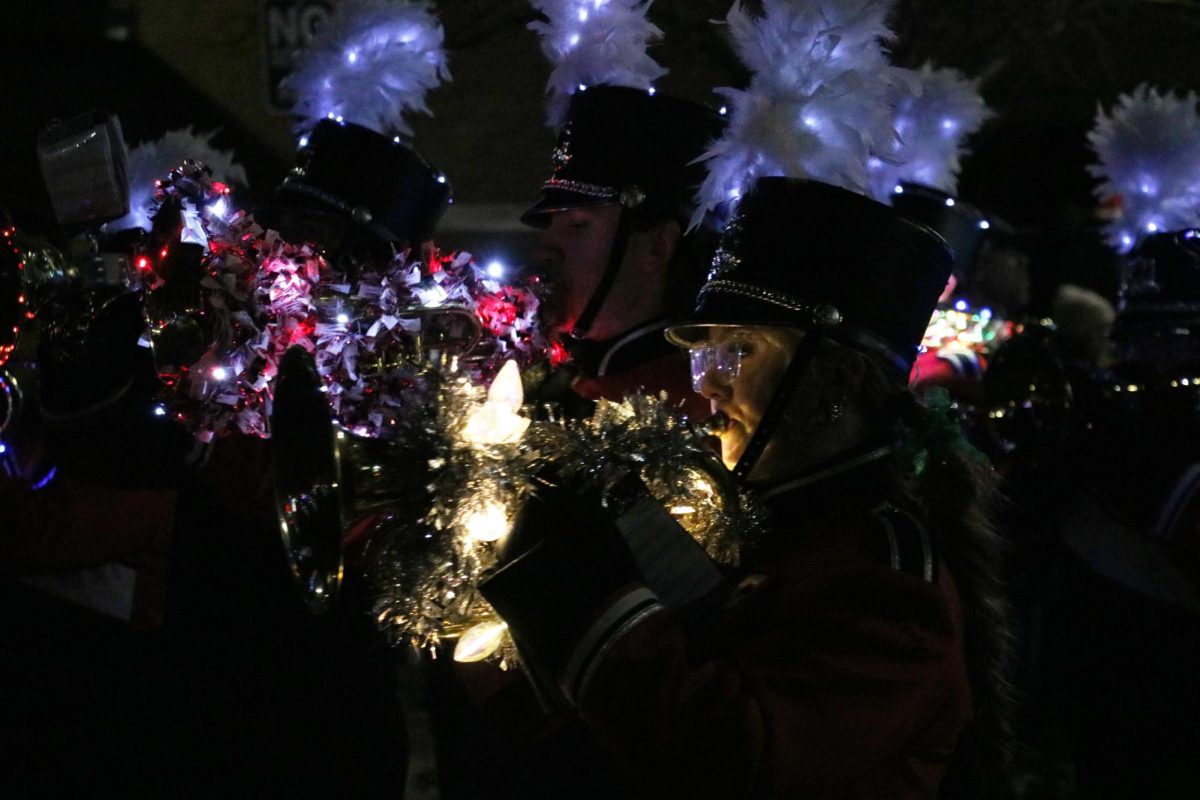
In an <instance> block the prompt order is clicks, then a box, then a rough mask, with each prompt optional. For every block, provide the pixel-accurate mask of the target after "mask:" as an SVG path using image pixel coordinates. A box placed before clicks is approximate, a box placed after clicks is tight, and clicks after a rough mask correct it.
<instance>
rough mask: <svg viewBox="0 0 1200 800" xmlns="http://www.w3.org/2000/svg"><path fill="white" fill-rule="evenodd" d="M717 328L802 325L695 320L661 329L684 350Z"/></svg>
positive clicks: (793, 326) (672, 342)
mask: <svg viewBox="0 0 1200 800" xmlns="http://www.w3.org/2000/svg"><path fill="white" fill-rule="evenodd" d="M717 328H802V326H801V325H797V324H796V323H795V322H770V321H765V320H761V319H755V320H750V319H746V320H720V321H711V322H704V321H695V322H686V323H683V324H680V325H672V326H670V327H668V328H667V329H666V330H665V331H663V335H664V336H666V337H667V341H668V342H670V343H671V344H673V345H675V346H676V347H682V348H684V349H685V350H686V349H688V348H692V347H695V346H696V345H697V344H699V343H700V342H703V341H704V340H705V339H707V338H708V337H709V336H710V335H711V334H712V331H713V330H715V329H717Z"/></svg>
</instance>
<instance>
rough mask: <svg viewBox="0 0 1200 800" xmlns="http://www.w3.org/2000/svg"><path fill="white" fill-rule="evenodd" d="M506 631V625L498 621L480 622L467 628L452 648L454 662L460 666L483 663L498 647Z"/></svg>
mask: <svg viewBox="0 0 1200 800" xmlns="http://www.w3.org/2000/svg"><path fill="white" fill-rule="evenodd" d="M507 630H508V625H506V624H505V623H504V622H502V621H500V620H489V621H488V622H481V623H479V624H478V625H475V626H474V627H472V628H469V629H468V630H467V632H466V633H464V634H463V635H462V638H461V639H459V640H458V644H456V645H455V646H454V660H455V661H457V662H459V663H460V664H473V663H475V662H476V661H483V660H484V659H485V658H487V657H488V656H490V655H491V654H492V653H494V652H496V649H497V648H499V647H500V643H501V642H502V641H504V633H505V632H506V631H507Z"/></svg>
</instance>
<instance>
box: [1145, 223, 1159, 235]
mask: <svg viewBox="0 0 1200 800" xmlns="http://www.w3.org/2000/svg"><path fill="white" fill-rule="evenodd" d="M1146 230H1147V231H1149V232H1150V233H1157V232H1158V224H1157V223H1154V222H1147V223H1146Z"/></svg>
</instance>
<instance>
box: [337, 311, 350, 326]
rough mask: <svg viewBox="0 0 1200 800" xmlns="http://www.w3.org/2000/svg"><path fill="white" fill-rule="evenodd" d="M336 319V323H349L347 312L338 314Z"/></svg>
mask: <svg viewBox="0 0 1200 800" xmlns="http://www.w3.org/2000/svg"><path fill="white" fill-rule="evenodd" d="M337 321H338V325H349V324H350V315H349V314H338V315H337Z"/></svg>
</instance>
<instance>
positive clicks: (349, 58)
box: [346, 50, 358, 64]
mask: <svg viewBox="0 0 1200 800" xmlns="http://www.w3.org/2000/svg"><path fill="white" fill-rule="evenodd" d="M357 61H358V51H357V50H350V51H348V52H347V53H346V62H347V63H349V64H354V63H355V62H357Z"/></svg>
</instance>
